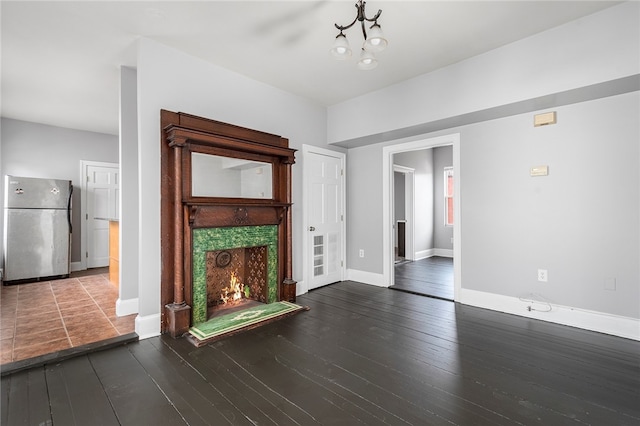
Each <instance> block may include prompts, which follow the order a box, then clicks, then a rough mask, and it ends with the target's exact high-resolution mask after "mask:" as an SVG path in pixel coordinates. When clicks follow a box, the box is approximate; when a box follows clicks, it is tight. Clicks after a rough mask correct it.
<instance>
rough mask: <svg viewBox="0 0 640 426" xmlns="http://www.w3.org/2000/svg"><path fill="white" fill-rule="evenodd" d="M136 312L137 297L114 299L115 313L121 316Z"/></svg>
mask: <svg viewBox="0 0 640 426" xmlns="http://www.w3.org/2000/svg"><path fill="white" fill-rule="evenodd" d="M137 313H138V298H137V297H136V298H135V299H120V298H118V300H116V315H117V316H119V317H123V316H125V315H131V314H137Z"/></svg>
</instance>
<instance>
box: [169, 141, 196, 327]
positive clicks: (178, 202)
mask: <svg viewBox="0 0 640 426" xmlns="http://www.w3.org/2000/svg"><path fill="white" fill-rule="evenodd" d="M185 144H186V139H185V138H173V139H171V140H170V142H169V147H170V148H172V151H173V177H174V187H173V218H174V219H173V235H174V241H173V247H174V258H173V303H169V304H167V305H165V311H166V312H165V315H166V320H167V326H168V329H169V333H170V334H171V336H172V337H178V336H181V335H183V334H184V333H186V332H187V331H189V325H190V314H191V307H190V306H189V305H187V304H186V302H185V300H184V243H183V241H184V232H183V229H184V227H183V225H182V224H183V222H184V217H183V207H182V179H183V176H182V148H183V147H184V146H185Z"/></svg>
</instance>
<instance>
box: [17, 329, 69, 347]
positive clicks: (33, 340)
mask: <svg viewBox="0 0 640 426" xmlns="http://www.w3.org/2000/svg"><path fill="white" fill-rule="evenodd" d="M66 338H67V332H66V331H65V329H64V328H62V327H61V328H56V329H53V330H47V331H38V332H31V333H23V334H16V336H15V342H14V343H13V350H14V351H15V350H16V349H18V348H25V347H27V346H34V345H40V344H43V343H46V342H51V341H54V340H59V339H66Z"/></svg>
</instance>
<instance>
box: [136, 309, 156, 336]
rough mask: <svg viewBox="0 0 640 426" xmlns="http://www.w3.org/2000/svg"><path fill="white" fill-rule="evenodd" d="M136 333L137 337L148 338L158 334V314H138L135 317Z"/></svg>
mask: <svg viewBox="0 0 640 426" xmlns="http://www.w3.org/2000/svg"><path fill="white" fill-rule="evenodd" d="M136 333H137V334H138V338H139V339H140V340H142V339H148V338H150V337H156V336H159V335H160V314H153V315H145V316H141V315H139V314H138V316H137V317H136Z"/></svg>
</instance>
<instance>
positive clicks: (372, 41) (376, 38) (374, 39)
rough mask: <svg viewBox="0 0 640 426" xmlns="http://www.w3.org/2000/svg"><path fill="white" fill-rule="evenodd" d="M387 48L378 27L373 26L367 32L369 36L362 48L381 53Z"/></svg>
mask: <svg viewBox="0 0 640 426" xmlns="http://www.w3.org/2000/svg"><path fill="white" fill-rule="evenodd" d="M386 47H387V39H386V38H384V35H383V34H382V28H380V25H378V24H377V23H376V24H373V26H372V27H371V30H370V31H369V36H368V38H367V40H366V41H365V42H364V48H365V49H367V50H370V51H372V52H382V51H383V50H384V49H386Z"/></svg>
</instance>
